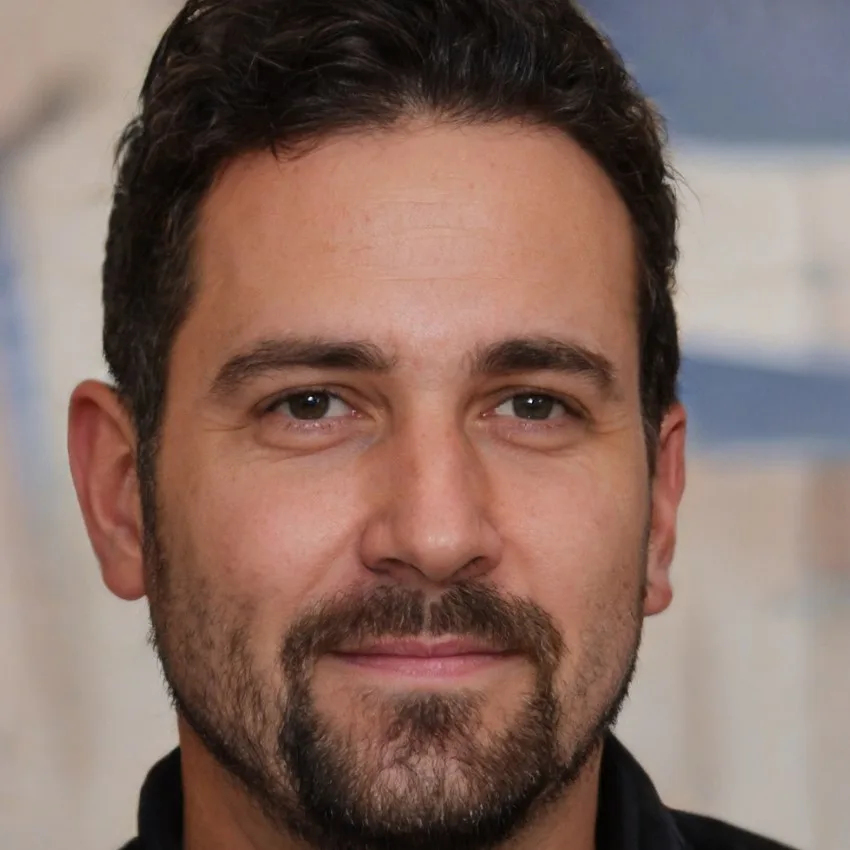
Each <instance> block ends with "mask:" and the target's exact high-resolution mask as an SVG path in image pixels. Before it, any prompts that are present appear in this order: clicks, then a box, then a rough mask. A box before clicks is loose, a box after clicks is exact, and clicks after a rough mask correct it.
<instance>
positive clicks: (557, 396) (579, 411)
mask: <svg viewBox="0 0 850 850" xmlns="http://www.w3.org/2000/svg"><path fill="white" fill-rule="evenodd" d="M523 395H536V396H545V397H546V398H551V399H552V400H553V401H556V402H557V403H558V404H560V405H561V406H562V407H563V408H564V410H565V411H566V414H567V415H568V416H573V417H576V418H579V419H587V418H589V416H590V413H589V411H588V410H587V408H586V407H585V406H584V405H583V404H581V402H579V401H577V400H576V399H575V398H573V397H572V396H565V395H564V394H563V393H559V392H557V391H555V390H548V389H541V388H540V387H518V388H516V389H511V390H510V391H509V392H505V393H502V394H500V395H499V396H498V399H499V400H498V401H497V402H496V403H495V404H494V405H493V408H492V409H493V410H495V408H497V407H501V406H502V405H503V404H505V402H508V401H510V400H511V399H513V398H516V397H517V396H523ZM517 418H519V417H517ZM523 421H526V420H523ZM527 421H529V422H533V421H534V420H527ZM545 421H547V420H540V423H541V424H542V423H543V422H545Z"/></svg>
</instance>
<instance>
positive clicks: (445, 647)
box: [337, 638, 506, 658]
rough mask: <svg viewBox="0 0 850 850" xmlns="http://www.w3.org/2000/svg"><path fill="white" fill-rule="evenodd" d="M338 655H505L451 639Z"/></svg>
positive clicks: (398, 642)
mask: <svg viewBox="0 0 850 850" xmlns="http://www.w3.org/2000/svg"><path fill="white" fill-rule="evenodd" d="M337 654H339V655H353V656H369V657H376V656H388V657H392V656H395V657H402V658H455V657H458V656H464V655H489V656H496V655H505V654H506V652H505V651H504V650H500V649H496V648H494V647H493V646H490V645H488V644H485V643H482V642H480V641H474V640H468V639H461V638H457V639H452V640H442V641H423V640H387V641H379V642H377V643H373V644H367V645H365V646H361V647H356V648H352V649H350V650H349V649H344V650H341V651H340V652H338V653H337Z"/></svg>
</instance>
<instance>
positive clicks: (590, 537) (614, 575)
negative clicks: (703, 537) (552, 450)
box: [501, 456, 649, 647]
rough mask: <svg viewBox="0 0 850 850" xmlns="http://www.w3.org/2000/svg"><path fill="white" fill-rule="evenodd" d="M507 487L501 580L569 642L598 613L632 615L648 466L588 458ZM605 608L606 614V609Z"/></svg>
mask: <svg viewBox="0 0 850 850" xmlns="http://www.w3.org/2000/svg"><path fill="white" fill-rule="evenodd" d="M535 473H536V474H534V475H532V476H529V477H528V478H527V479H525V480H524V481H522V482H519V481H518V479H517V478H516V477H515V478H514V479H513V481H512V486H511V487H510V488H506V489H505V495H504V497H503V499H502V508H501V513H502V516H503V518H504V521H503V525H504V528H505V537H506V558H505V566H504V571H505V572H504V576H505V581H506V582H507V583H509V584H510V585H511V587H510V590H511V591H512V592H514V593H516V594H518V595H521V596H526V597H528V598H530V599H532V600H534V601H536V602H537V603H538V604H540V605H541V607H542V608H544V610H546V611H547V612H548V613H549V614H550V615H551V616H552V617H553V618H554V620H555V622H556V624H557V625H558V626H559V628H560V629H561V631H562V634H563V635H564V638H565V640H566V642H567V645H568V646H570V647H575V646H577V645H578V644H577V641H578V642H580V641H582V639H583V635H585V634H586V633H587V631H588V630H589V629H591V628H592V626H593V625H594V623H596V622H597V621H598V620H599V619H600V618H603V619H607V620H609V621H610V620H611V618H620V617H630V616H631V615H632V612H633V611H634V610H635V609H636V606H637V600H638V598H639V595H640V588H641V585H642V582H643V573H644V564H643V559H644V545H645V536H646V528H647V523H648V517H649V489H648V483H647V478H646V471H645V468H644V467H643V465H642V463H641V462H640V460H639V458H638V459H637V460H635V461H633V462H631V463H624V462H623V457H622V456H620V457H619V458H618V459H617V460H616V461H615V460H610V461H608V460H602V459H601V458H600V459H597V461H596V462H593V458H591V457H587V458H584V459H576V460H575V461H574V462H569V463H564V464H560V465H557V466H556V465H550V466H549V467H548V468H545V469H544V468H540V469H537V470H535ZM606 612H608V613H607V616H606Z"/></svg>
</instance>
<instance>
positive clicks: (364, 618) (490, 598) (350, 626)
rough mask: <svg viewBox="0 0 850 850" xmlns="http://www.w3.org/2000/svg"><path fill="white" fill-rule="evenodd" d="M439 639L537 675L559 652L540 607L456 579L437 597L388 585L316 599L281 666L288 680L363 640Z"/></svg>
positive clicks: (294, 630)
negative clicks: (488, 649) (532, 667)
mask: <svg viewBox="0 0 850 850" xmlns="http://www.w3.org/2000/svg"><path fill="white" fill-rule="evenodd" d="M445 635H452V636H455V637H460V638H463V637H469V638H475V639H478V640H482V641H484V642H486V643H487V644H488V645H489V646H492V647H493V649H494V650H495V651H501V652H512V653H517V654H522V655H526V656H528V657H529V659H531V660H532V661H533V662H534V663H535V664H536V666H538V667H539V668H540V669H541V672H542V671H548V672H551V671H553V670H554V669H555V667H556V666H557V664H558V662H559V661H560V659H561V656H562V654H563V652H564V642H563V638H562V637H561V633H560V631H559V630H558V628H557V627H556V626H555V624H554V622H553V620H552V618H551V617H550V616H549V614H547V613H546V611H544V610H543V609H542V608H541V607H540V606H539V605H537V604H536V603H534V602H532V601H530V600H528V599H524V598H522V597H519V596H512V595H509V594H502V593H500V592H499V591H498V590H496V588H494V587H492V586H490V585H485V584H482V583H479V582H462V583H458V584H456V585H454V586H452V587H451V588H449V589H448V590H446V591H444V592H443V593H442V594H441V595H440V596H439V597H438V598H429V597H428V596H427V595H426V594H425V593H424V592H423V591H421V590H413V589H410V588H405V587H399V586H396V585H388V586H379V587H375V588H371V589H369V590H365V591H349V592H346V593H342V594H338V595H336V596H333V597H330V598H328V599H326V600H323V601H321V602H319V603H318V604H316V605H314V606H313V607H312V608H311V609H310V610H309V611H308V612H307V613H306V614H304V615H303V616H302V617H300V618H299V619H298V620H297V621H296V622H295V623H294V624H293V625H292V626H291V627H290V629H289V631H288V633H287V635H286V638H285V640H284V645H283V649H282V661H283V666H284V670H285V672H286V673H287V674H288V675H289V676H298V675H300V674H302V673H303V672H304V669H305V668H306V667H307V666H309V665H310V664H311V662H313V661H315V660H316V659H317V658H319V657H320V656H321V655H324V654H327V653H330V652H335V651H338V650H340V649H342V648H343V647H345V646H348V647H350V646H352V645H353V646H357V645H358V644H360V643H363V642H365V641H367V640H370V639H371V640H375V639H379V638H421V637H442V636H445Z"/></svg>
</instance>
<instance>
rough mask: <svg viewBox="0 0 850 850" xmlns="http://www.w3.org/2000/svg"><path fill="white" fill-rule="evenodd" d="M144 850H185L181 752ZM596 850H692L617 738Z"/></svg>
mask: <svg viewBox="0 0 850 850" xmlns="http://www.w3.org/2000/svg"><path fill="white" fill-rule="evenodd" d="M139 839H140V850H182V844H183V789H182V779H181V771H180V750H179V749H177V750H174V751H173V752H171V753H170V754H169V755H168V756H166V757H165V758H164V759H163V760H162V761H160V762H159V763H158V764H156V765H155V766H154V768H153V769H152V770H151V772H150V773H149V774H148V777H147V779H146V780H145V783H144V785H143V786H142V792H141V797H140V801H139ZM596 850H691V849H690V847H689V845H688V844H686V843H685V841H684V839H683V838H682V836H681V834H680V833H679V830H678V828H677V827H676V823H675V821H674V820H673V816H672V815H671V813H670V811H669V810H668V809H667V808H665V806H664V805H663V804H662V802H661V800H660V798H659V796H658V792H657V791H656V790H655V788H654V786H653V784H652V782H651V780H650V779H649V777H648V776H647V775H646V773H645V772H644V770H643V768H641V766H640V765H639V764H638V763H637V761H635V759H634V758H633V757H632V755H631V754H630V753H629V752H628V750H626V748H625V747H624V746H623V745H622V744H621V743H620V742H619V741H618V740H617V739H616V738H615V737H614V736H613V735H609V736H608V737H607V739H606V741H605V746H604V750H603V754H602V768H601V773H600V782H599V814H598V817H597V827H596Z"/></svg>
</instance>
